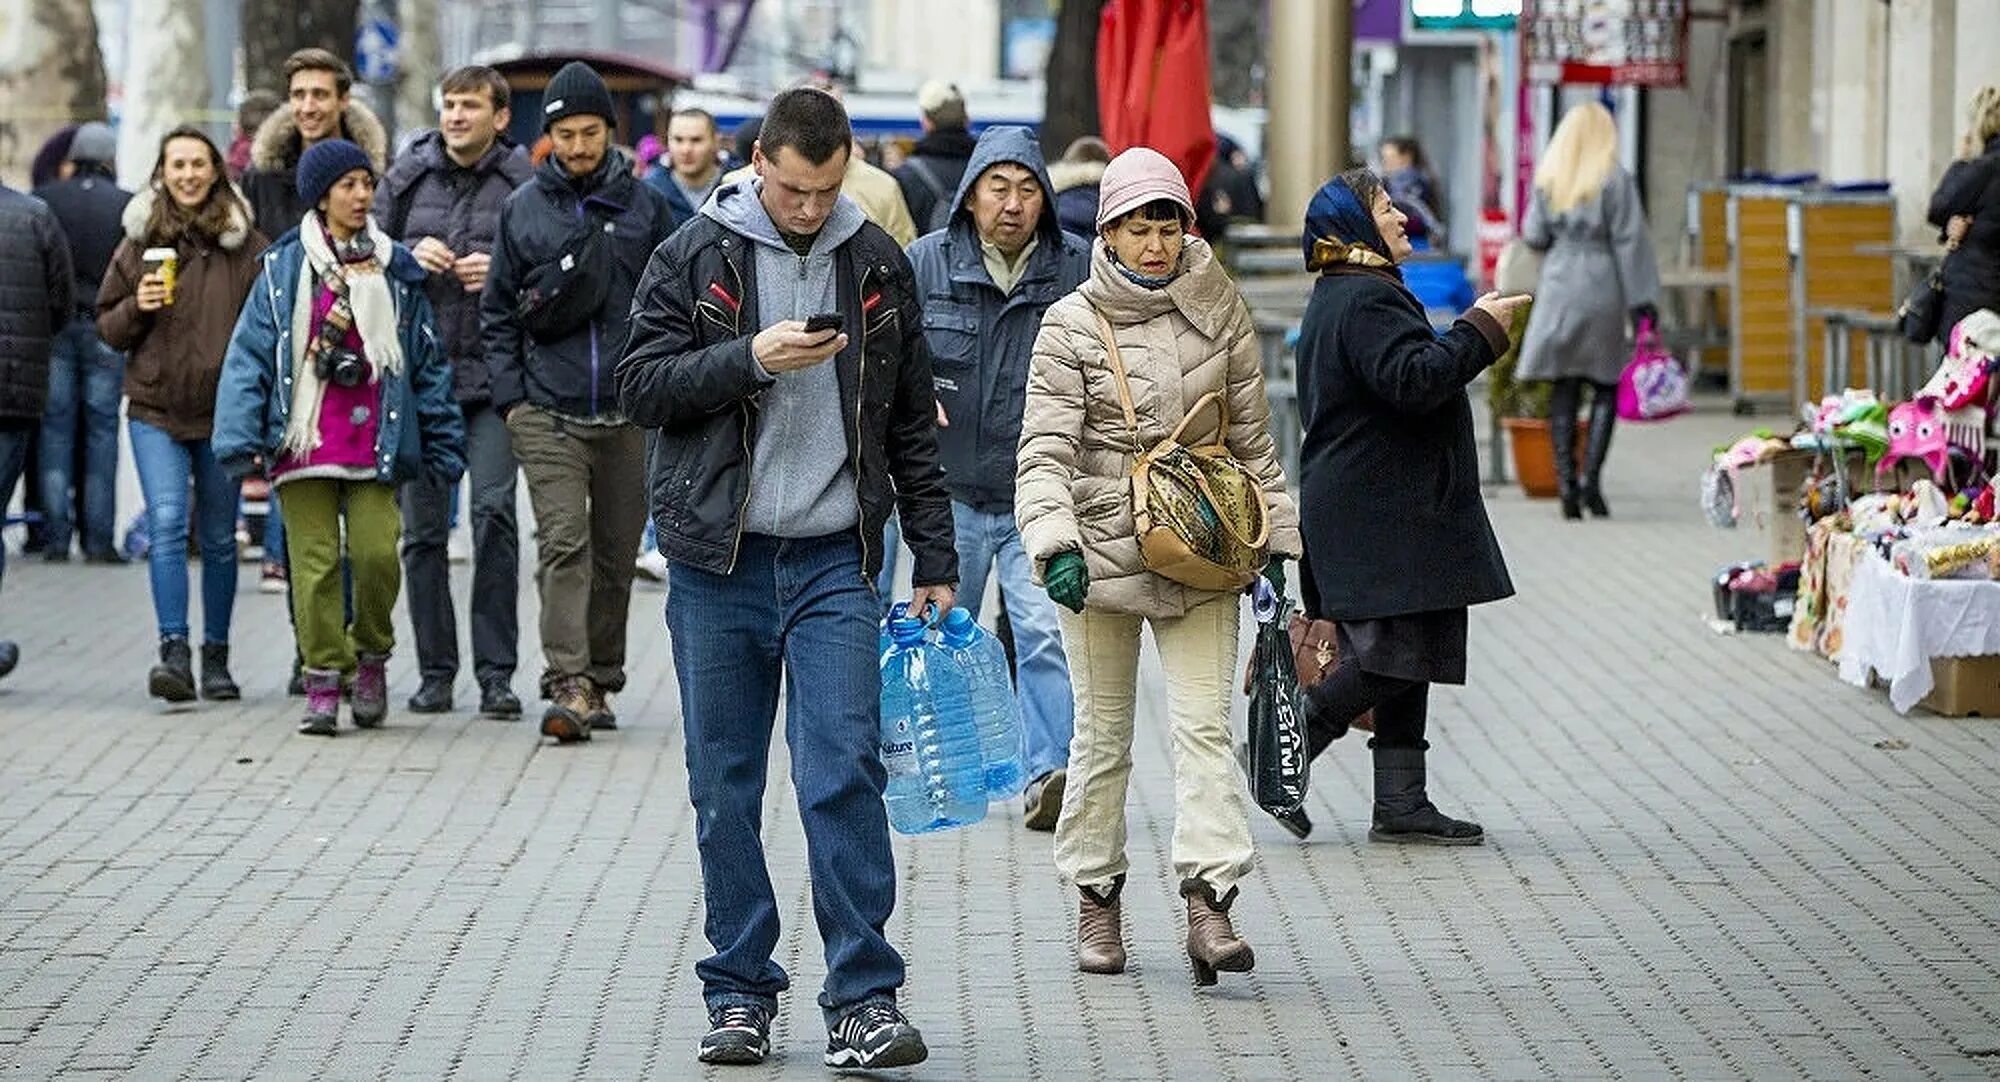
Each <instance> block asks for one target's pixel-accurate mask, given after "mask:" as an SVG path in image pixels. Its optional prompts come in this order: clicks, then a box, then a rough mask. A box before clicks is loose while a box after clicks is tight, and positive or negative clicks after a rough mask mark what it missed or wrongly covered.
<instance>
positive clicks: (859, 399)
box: [853, 267, 923, 616]
mask: <svg viewBox="0 0 2000 1082" xmlns="http://www.w3.org/2000/svg"><path fill="white" fill-rule="evenodd" d="M874 269H875V268H873V267H863V268H861V280H860V283H859V286H858V288H856V289H855V291H854V296H855V297H856V298H857V299H866V298H867V296H868V275H869V272H871V271H873V270H874ZM860 323H861V359H860V361H861V363H859V364H857V365H856V366H855V376H854V467H853V472H854V518H855V523H854V532H855V533H857V534H860V535H861V581H863V582H867V583H870V584H871V585H872V584H873V582H874V579H873V578H872V577H871V576H870V575H869V574H868V520H867V519H865V518H863V517H862V516H861V507H862V503H861V415H862V414H863V413H865V412H867V409H868V313H867V312H863V313H861V319H860ZM885 450H886V449H885ZM895 490H896V489H895V484H894V482H891V483H890V486H889V491H890V492H892V493H893V492H894V491H895ZM889 513H890V514H892V515H893V514H895V513H896V501H895V498H894V497H893V496H891V497H890V500H889ZM883 558H884V559H885V560H886V559H887V557H886V556H885V557H883ZM917 615H918V616H922V615H923V614H922V613H918V614H917Z"/></svg>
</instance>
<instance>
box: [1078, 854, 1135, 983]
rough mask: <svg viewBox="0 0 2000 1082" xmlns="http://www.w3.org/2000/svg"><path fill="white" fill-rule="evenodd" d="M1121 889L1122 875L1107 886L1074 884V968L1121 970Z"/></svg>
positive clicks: (1122, 942) (1104, 971)
mask: <svg viewBox="0 0 2000 1082" xmlns="http://www.w3.org/2000/svg"><path fill="white" fill-rule="evenodd" d="M1124 890H1125V877H1124V876H1122V875H1121V876H1119V877H1117V878H1116V879H1113V880H1112V881H1111V889H1110V890H1107V891H1102V892H1100V891H1099V890H1098V889H1097V888H1096V887H1078V888H1076V892H1077V895H1078V898H1077V905H1076V968H1077V969H1078V970H1080V971H1081V972H1084V973H1123V972H1125V937H1124V932H1123V929H1122V927H1121V924H1122V921H1121V917H1122V916H1123V913H1122V910H1121V907H1120V906H1119V904H1118V895H1119V894H1121V893H1123V892H1124Z"/></svg>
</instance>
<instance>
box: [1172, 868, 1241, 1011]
mask: <svg viewBox="0 0 2000 1082" xmlns="http://www.w3.org/2000/svg"><path fill="white" fill-rule="evenodd" d="M1181 894H1182V896H1183V897H1185V898H1186V899H1187V922H1188V935H1187V952H1188V962H1189V963H1190V964H1192V965H1193V967H1194V983H1196V984H1197V985H1210V984H1214V983H1215V974H1216V972H1217V971H1218V970H1219V971H1221V972H1223V973H1248V972H1250V970H1251V969H1253V968H1254V967H1255V966H1256V963H1257V959H1256V955H1255V953H1254V952H1252V951H1251V949H1250V944H1248V943H1246V942H1244V941H1243V937H1242V936H1240V935H1237V934H1236V929H1235V928H1234V927H1233V926H1232V925H1231V924H1230V922H1229V907H1230V906H1231V905H1233V904H1235V902H1236V888H1234V887H1231V888H1229V890H1227V891H1222V892H1218V891H1217V890H1216V889H1215V887H1214V886H1213V885H1211V884H1209V883H1205V882H1202V881H1201V880H1199V879H1189V880H1185V881H1183V882H1182V883H1181ZM1218 895H1219V896H1218Z"/></svg>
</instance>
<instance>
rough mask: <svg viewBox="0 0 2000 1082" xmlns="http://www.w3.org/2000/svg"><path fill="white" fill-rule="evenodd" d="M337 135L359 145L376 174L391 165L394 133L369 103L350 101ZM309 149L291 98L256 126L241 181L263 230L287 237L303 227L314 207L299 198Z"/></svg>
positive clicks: (239, 182)
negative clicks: (391, 134) (302, 164)
mask: <svg viewBox="0 0 2000 1082" xmlns="http://www.w3.org/2000/svg"><path fill="white" fill-rule="evenodd" d="M338 135H339V136H340V138H342V139H345V140H347V141H348V142H350V143H353V144H354V145H355V146H358V147H360V148H361V149H362V151H363V152H364V153H366V154H367V155H368V161H369V162H370V163H371V164H373V165H374V167H375V171H376V172H377V173H380V172H381V171H382V170H383V169H384V168H385V167H387V166H388V164H389V133H388V132H386V131H384V130H383V128H382V122H381V121H380V120H378V119H376V117H375V114H374V113H373V112H370V111H369V109H368V107H367V106H366V105H363V104H361V103H360V102H359V101H355V100H353V99H349V100H348V103H347V107H346V108H344V109H342V110H341V111H340V128H339V131H338ZM305 152H306V151H305V139H304V137H302V136H301V135H299V122H298V121H296V120H293V119H292V106H291V103H290V102H287V103H285V104H283V105H280V106H278V108H277V111H276V112H273V113H272V114H271V115H270V116H268V117H266V118H264V123H262V124H260V125H258V126H257V135H256V137H255V138H253V139H252V140H251V141H250V168H249V169H247V170H245V171H244V173H243V178H242V179H241V180H240V181H238V182H237V185H236V186H237V187H238V188H240V189H242V191H243V198H244V199H245V200H247V201H248V202H249V204H250V216H251V217H252V218H255V219H256V226H257V231H258V232H259V233H262V234H264V235H265V236H267V237H282V236H284V235H285V234H286V233H289V232H291V231H292V230H294V229H296V228H298V225H299V221H300V220H301V219H303V218H304V217H305V216H306V211H309V210H311V209H313V208H311V207H309V206H306V204H305V201H304V200H302V199H300V198H299V155H301V154H304V153H305Z"/></svg>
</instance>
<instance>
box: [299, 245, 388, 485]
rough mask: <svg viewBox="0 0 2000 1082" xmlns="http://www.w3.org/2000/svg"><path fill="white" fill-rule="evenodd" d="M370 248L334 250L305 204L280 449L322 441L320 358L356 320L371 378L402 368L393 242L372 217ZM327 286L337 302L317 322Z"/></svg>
mask: <svg viewBox="0 0 2000 1082" xmlns="http://www.w3.org/2000/svg"><path fill="white" fill-rule="evenodd" d="M368 240H369V242H370V248H369V249H368V252H367V254H366V255H364V256H360V257H358V258H356V257H352V256H350V257H349V258H347V259H343V258H342V257H341V255H340V254H337V253H336V252H335V251H334V247H333V243H332V238H331V237H330V236H328V234H327V230H326V226H325V224H324V223H323V222H322V221H321V220H320V216H319V212H318V211H316V210H314V211H307V212H306V216H305V220H303V221H301V222H300V223H299V243H300V244H301V245H303V246H304V248H305V256H306V257H305V259H304V261H302V262H301V263H300V264H299V281H298V288H297V290H296V291H295V292H296V293H297V296H296V297H295V298H294V300H293V302H292V357H291V360H292V415H291V420H290V421H289V422H288V423H287V424H286V425H285V436H284V439H283V441H282V442H281V443H280V444H279V450H280V451H282V452H283V453H284V454H285V455H287V456H288V457H289V456H304V455H308V454H311V453H312V451H313V450H314V448H317V447H318V446H319V438H320V437H319V407H320V402H321V400H322V399H324V398H325V396H326V387H325V385H324V384H323V383H322V382H321V381H320V378H319V365H318V361H319V358H320V356H321V355H322V354H324V353H325V352H326V351H327V350H328V349H332V348H335V347H337V346H339V345H340V343H341V340H342V339H344V338H346V337H347V332H348V330H349V329H350V328H351V329H353V330H354V331H356V332H358V333H359V334H360V336H361V351H362V356H363V358H364V359H366V360H367V362H368V365H369V373H368V378H369V380H370V382H380V380H381V378H382V373H384V372H389V373H392V374H394V373H400V372H402V370H403V347H402V343H401V342H399V341H397V338H396V301H395V297H394V296H393V295H392V294H391V293H390V291H389V279H388V275H387V274H386V273H385V272H386V271H387V269H388V265H389V257H390V254H391V253H392V252H394V251H395V242H393V241H391V240H390V239H389V237H388V234H386V233H384V232H382V230H381V229H380V228H379V227H378V226H376V224H375V222H374V221H373V220H372V219H371V220H370V221H369V222H368ZM321 286H325V287H326V288H327V289H329V290H332V292H333V307H332V308H330V309H329V310H328V311H327V313H326V318H325V319H324V320H322V321H321V323H320V325H319V326H318V327H315V326H314V325H313V306H314V302H315V301H316V300H317V299H318V291H319V288H320V287H321Z"/></svg>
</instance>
